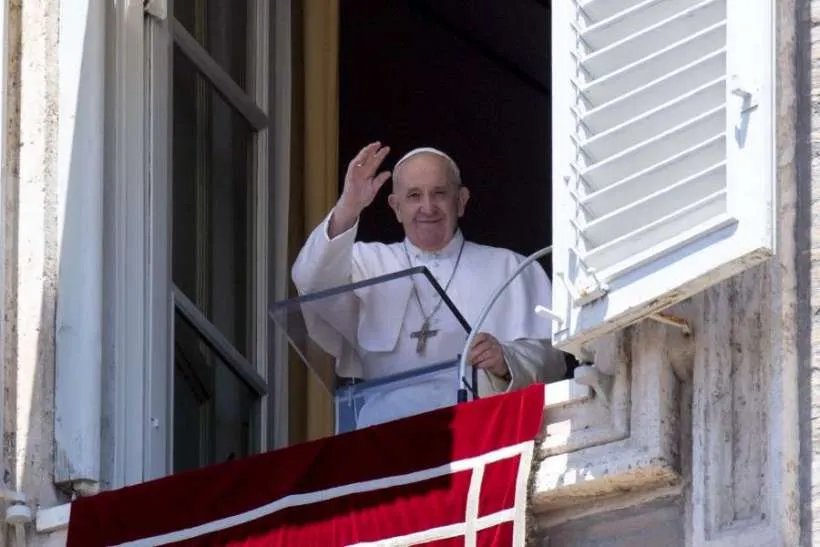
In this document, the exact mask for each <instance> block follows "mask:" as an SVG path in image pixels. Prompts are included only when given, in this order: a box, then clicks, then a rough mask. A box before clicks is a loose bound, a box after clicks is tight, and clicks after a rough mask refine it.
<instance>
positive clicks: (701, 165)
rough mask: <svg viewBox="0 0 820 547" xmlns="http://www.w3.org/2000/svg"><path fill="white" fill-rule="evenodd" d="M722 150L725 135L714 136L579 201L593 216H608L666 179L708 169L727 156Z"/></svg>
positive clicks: (661, 187) (659, 185)
mask: <svg viewBox="0 0 820 547" xmlns="http://www.w3.org/2000/svg"><path fill="white" fill-rule="evenodd" d="M725 150H726V142H725V136H724V135H717V136H715V137H712V138H711V139H709V140H706V141H704V142H702V143H698V144H697V145H695V146H693V147H692V148H689V149H685V150H682V151H680V152H679V153H678V154H675V155H674V156H672V157H670V158H668V159H665V160H664V161H662V162H660V163H657V164H655V165H652V166H651V167H648V168H647V169H644V170H643V171H640V172H638V173H635V174H634V175H632V176H630V177H627V178H625V179H622V180H620V181H618V182H616V183H615V184H613V185H612V186H608V187H606V188H603V189H602V190H599V191H597V192H593V193H591V194H587V195H586V196H584V197H583V198H582V201H581V204H582V206H583V208H584V209H585V210H587V211H589V212H591V213H592V214H593V215H595V216H604V215H607V214H609V213H611V212H612V211H614V210H616V209H620V208H622V207H626V206H627V205H628V204H629V203H631V202H633V201H637V200H639V199H641V198H642V196H645V195H648V194H654V193H655V192H658V191H660V190H661V189H663V188H665V187H666V185H667V181H669V180H683V179H686V178H688V177H691V176H695V174H696V173H698V172H701V171H704V170H706V169H708V166H710V165H714V164H716V163H718V162H720V161H721V160H722V159H723V158H725V157H726V153H725Z"/></svg>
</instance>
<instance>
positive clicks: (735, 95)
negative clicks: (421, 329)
mask: <svg viewBox="0 0 820 547" xmlns="http://www.w3.org/2000/svg"><path fill="white" fill-rule="evenodd" d="M579 8H581V9H579ZM773 9H774V2H773V1H772V0H761V1H760V2H755V3H752V4H750V3H748V2H743V1H742V0H702V1H699V2H692V1H682V0H676V1H673V0H670V1H666V2H625V1H623V2H611V3H603V2H599V1H595V2H582V1H578V0H576V1H568V2H562V3H560V4H558V5H556V6H553V10H552V40H553V45H552V56H553V57H552V65H553V93H554V102H553V104H554V108H553V135H554V139H553V157H554V158H556V161H554V163H553V234H554V242H555V247H556V252H555V254H554V255H553V271H554V272H555V282H554V283H553V285H554V297H553V305H554V309H553V311H555V312H556V313H558V314H559V315H560V316H561V320H559V321H556V322H555V328H554V330H553V332H554V334H553V343H554V344H555V345H556V346H557V347H560V348H561V349H564V350H565V351H571V352H573V353H575V354H576V355H580V354H581V350H582V347H583V346H584V345H585V344H587V343H588V342H591V341H592V340H594V339H595V338H597V337H600V336H601V335H603V334H606V333H608V332H611V331H613V330H616V329H618V328H621V327H623V326H625V325H627V324H630V323H633V322H635V321H637V320H639V319H641V318H643V317H646V316H648V315H650V314H652V313H654V312H656V311H658V310H660V309H663V308H665V307H668V306H669V305H671V304H674V303H675V302H678V301H681V300H683V299H685V298H686V297H688V296H691V295H692V294H695V293H697V292H699V291H701V290H703V289H704V288H706V287H709V286H711V285H713V284H715V283H716V282H718V281H720V280H722V279H725V278H727V277H729V276H731V275H733V274H735V273H737V272H739V271H743V270H744V269H746V268H748V267H749V266H751V265H753V264H756V263H758V262H760V261H762V260H765V259H767V258H769V257H771V256H772V253H773V250H774V239H773V237H774V236H773V233H774V227H773V204H774V198H773V191H774V190H773V187H774V181H775V177H774V121H773V95H774V71H773V63H774V42H773V40H774V31H773V25H772V17H773ZM582 10H583V11H582ZM584 13H586V15H584ZM747 90H748V91H751V93H752V95H750V96H747V95H744V93H745V92H746V91H747Z"/></svg>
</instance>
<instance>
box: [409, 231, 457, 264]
mask: <svg viewBox="0 0 820 547" xmlns="http://www.w3.org/2000/svg"><path fill="white" fill-rule="evenodd" d="M463 242H464V235H463V234H462V233H461V230H460V229H458V228H457V229H456V233H455V234H453V237H451V238H450V241H448V242H447V245H445V246H444V248H442V249H440V250H438V251H425V250H424V249H420V248H419V247H416V246H415V245H413V244H412V243H411V242H410V239H409V238H407V237H405V238H404V244H405V245H407V252H408V253H410V256H411V257H413V258H415V259H416V260H430V259H433V258H455V257H456V255H457V254H458V252H459V250H460V249H461V245H462V243H463Z"/></svg>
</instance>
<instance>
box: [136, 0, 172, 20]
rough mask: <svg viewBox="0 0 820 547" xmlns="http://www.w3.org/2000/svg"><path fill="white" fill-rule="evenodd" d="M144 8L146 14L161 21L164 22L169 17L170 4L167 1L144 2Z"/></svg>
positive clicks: (148, 0) (144, 0)
mask: <svg viewBox="0 0 820 547" xmlns="http://www.w3.org/2000/svg"><path fill="white" fill-rule="evenodd" d="M142 5H143V8H144V9H145V13H147V14H148V15H151V16H152V17H156V18H157V19H159V20H160V21H164V20H165V18H166V17H168V2H167V0H143V4H142Z"/></svg>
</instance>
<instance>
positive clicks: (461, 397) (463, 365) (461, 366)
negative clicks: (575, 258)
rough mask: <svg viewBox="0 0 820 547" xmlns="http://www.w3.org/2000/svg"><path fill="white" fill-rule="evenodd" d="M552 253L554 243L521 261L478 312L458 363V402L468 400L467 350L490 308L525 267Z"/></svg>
mask: <svg viewBox="0 0 820 547" xmlns="http://www.w3.org/2000/svg"><path fill="white" fill-rule="evenodd" d="M550 253H552V245H550V246H549V247H544V248H543V249H539V250H538V251H535V252H534V253H532V254H531V255H530V256H528V257H527V258H525V259H524V260H523V261H522V262H521V264H519V265H518V268H516V269H515V271H514V272H513V273H511V274H510V275H509V276H508V277H507V279H505V280H504V282H503V283H501V285H499V286H498V288H497V289H496V290H495V292H494V293H493V295H492V296H491V297H490V299H489V300H488V301H487V303H486V304H485V305H484V308H483V309H482V310H481V313H480V314H478V319H477V320H476V322H475V325H474V326H473V328H472V330H471V331H470V334H469V335H468V336H467V341H466V342H465V343H464V350H463V351H462V352H461V360H460V361H459V363H458V376H459V378H461V382H460V384H459V389H458V402H459V403H465V402H467V395H468V389H467V388H466V387H464V385H465V384H467V377H466V375H465V372H466V370H467V352H468V351H469V350H470V348H471V347H472V345H473V340H474V339H475V337H476V335H477V334H478V332H479V331H480V328H481V325H482V324H483V323H484V320H485V319H487V315H489V313H490V310H491V309H492V307H493V305H494V304H495V303H496V301H497V300H498V299H499V297H500V296H501V294H502V293H503V292H504V290H505V289H506V288H507V287H508V286H509V285H510V283H512V282H513V280H514V279H515V278H516V277H518V274H520V273H521V272H523V271H524V268H526V267H527V266H529V265H530V264H532V263H533V262H535V261H536V260H538V259H539V258H541V257H543V256H545V255H547V254H550ZM474 377H475V376H474ZM474 383H475V382H474ZM467 385H469V384H467ZM472 391H473V393H474V394H477V393H478V386H477V385H474V386H472Z"/></svg>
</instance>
